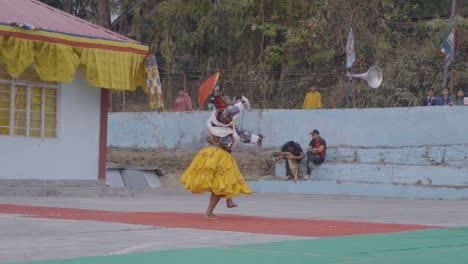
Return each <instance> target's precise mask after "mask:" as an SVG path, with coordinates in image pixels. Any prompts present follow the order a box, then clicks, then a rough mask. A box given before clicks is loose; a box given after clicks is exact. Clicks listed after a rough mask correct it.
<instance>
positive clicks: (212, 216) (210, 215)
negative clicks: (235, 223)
mask: <svg viewBox="0 0 468 264" xmlns="http://www.w3.org/2000/svg"><path fill="white" fill-rule="evenodd" d="M205 219H208V220H218V219H219V217H218V216H217V215H215V214H205Z"/></svg>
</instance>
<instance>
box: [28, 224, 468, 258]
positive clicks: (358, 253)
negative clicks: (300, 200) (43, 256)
mask: <svg viewBox="0 0 468 264" xmlns="http://www.w3.org/2000/svg"><path fill="white" fill-rule="evenodd" d="M24 263H26V262H24ZM28 263H36V264H40V263H44V264H55V263H65V264H107V263H108V264H124V263H139V264H146V263H148V264H150V263H151V264H153V263H174V264H176V263H225V264H231V263H232V264H234V263H288V264H295V263H330V264H335V263H336V264H337V263H340V264H341V263H342V264H344V263H349V264H351V263H399V264H406V263H408V264H409V263H468V228H454V229H433V230H419V231H410V232H401V233H393V234H377V235H355V236H346V237H333V238H323V239H312V240H295V241H286V242H278V243H267V244H257V245H239V246H225V247H213V248H199V249H180V250H170V251H157V252H147V253H140V254H128V255H116V256H104V257H87V258H76V259H70V260H53V261H42V262H28Z"/></svg>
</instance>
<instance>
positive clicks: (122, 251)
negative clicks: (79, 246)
mask: <svg viewBox="0 0 468 264" xmlns="http://www.w3.org/2000/svg"><path fill="white" fill-rule="evenodd" d="M242 235H243V234H239V235H237V236H242ZM211 238H212V237H199V238H192V239H183V241H184V242H186V241H201V240H207V239H211ZM171 242H179V241H171ZM169 243H170V242H169ZM164 244H168V241H160V242H151V243H144V244H140V245H135V246H131V247H127V248H123V249H119V250H117V251H113V252H111V253H108V254H107V256H112V255H123V254H128V253H131V252H134V251H137V250H141V249H144V248H147V247H151V246H157V245H164Z"/></svg>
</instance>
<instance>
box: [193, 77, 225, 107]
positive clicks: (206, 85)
mask: <svg viewBox="0 0 468 264" xmlns="http://www.w3.org/2000/svg"><path fill="white" fill-rule="evenodd" d="M219 74H220V71H216V72H215V73H213V74H211V75H210V77H208V78H207V79H206V80H204V81H202V82H201V83H200V88H199V89H198V103H199V104H200V108H201V109H203V107H204V106H205V101H206V98H208V96H209V95H210V94H211V92H213V88H214V87H215V85H216V82H217V81H218V78H219Z"/></svg>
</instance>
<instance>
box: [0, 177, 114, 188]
mask: <svg viewBox="0 0 468 264" xmlns="http://www.w3.org/2000/svg"><path fill="white" fill-rule="evenodd" d="M0 187H54V188H55V187H105V182H103V181H98V180H14V179H0Z"/></svg>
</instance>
